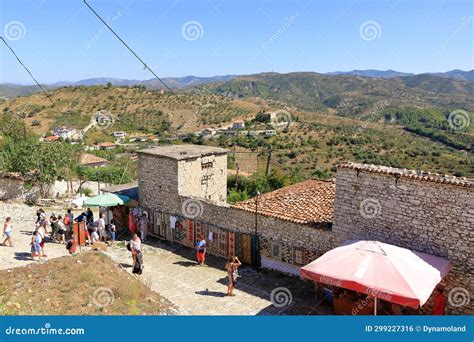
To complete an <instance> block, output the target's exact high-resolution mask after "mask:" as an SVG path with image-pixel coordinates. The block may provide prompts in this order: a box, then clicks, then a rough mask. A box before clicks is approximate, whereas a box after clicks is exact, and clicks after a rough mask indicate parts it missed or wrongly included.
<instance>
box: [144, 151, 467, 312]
mask: <svg viewBox="0 0 474 342" xmlns="http://www.w3.org/2000/svg"><path fill="white" fill-rule="evenodd" d="M227 153H228V151H227V150H225V149H222V148H216V147H210V146H197V145H172V146H163V147H155V148H150V149H146V150H142V151H139V152H138V156H139V159H138V170H137V171H138V193H139V204H140V206H141V208H142V209H143V210H145V211H147V212H148V214H149V217H150V218H151V224H150V228H149V233H150V234H151V235H154V236H156V237H158V238H161V239H165V240H168V241H172V242H173V243H179V244H183V245H185V246H188V247H194V243H195V241H196V238H197V237H198V236H199V235H203V236H204V237H205V239H206V240H207V242H208V252H209V253H210V254H213V255H217V256H222V257H229V256H231V255H238V256H239V257H240V259H241V260H242V261H243V262H245V263H248V264H255V262H256V260H258V259H260V260H261V265H262V267H264V268H268V269H274V270H278V271H281V272H284V273H288V274H293V275H299V270H300V267H302V266H304V265H306V264H308V263H310V262H311V261H313V260H315V259H317V258H318V257H320V256H321V255H323V254H324V253H326V252H328V251H330V250H332V249H334V248H336V247H338V246H341V245H342V244H343V243H344V242H346V241H348V240H377V241H380V242H384V243H389V244H394V245H396V246H399V247H403V248H407V249H411V250H414V251H418V252H423V253H428V254H430V255H433V256H438V257H442V258H445V259H447V260H449V261H450V262H451V265H452V270H451V272H450V273H449V274H448V276H447V278H446V279H443V286H445V288H446V291H449V290H450V289H452V288H454V287H456V286H458V287H463V288H466V289H472V284H473V281H474V279H473V273H474V249H473V248H472V236H473V228H474V209H473V208H474V196H473V191H474V182H473V180H466V179H460V178H456V177H450V176H441V175H437V174H431V173H425V172H419V171H409V170H402V169H395V168H388V167H383V166H373V165H364V164H352V163H347V164H342V165H340V166H339V167H338V169H337V176H336V180H335V181H334V180H307V181H304V182H301V183H298V184H294V185H291V186H288V187H285V188H282V189H278V190H276V191H273V192H270V193H266V194H262V195H258V196H256V197H255V198H252V199H250V200H247V201H244V202H241V203H237V204H235V205H229V204H228V203H227V200H226V196H227ZM431 302H432V300H431V301H429V302H428V304H427V305H428V306H429V305H430V304H429V303H431ZM449 310H450V312H451V313H464V314H466V313H471V314H472V313H473V312H472V308H469V307H460V308H456V307H451V308H450V309H449Z"/></svg>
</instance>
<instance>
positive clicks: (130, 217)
mask: <svg viewBox="0 0 474 342" xmlns="http://www.w3.org/2000/svg"><path fill="white" fill-rule="evenodd" d="M128 230H130V232H131V233H132V234H133V233H135V231H136V230H137V224H136V223H135V216H133V212H130V214H128Z"/></svg>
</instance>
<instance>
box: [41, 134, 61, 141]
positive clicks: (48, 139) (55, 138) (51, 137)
mask: <svg viewBox="0 0 474 342" xmlns="http://www.w3.org/2000/svg"><path fill="white" fill-rule="evenodd" d="M43 140H44V141H56V140H59V137H58V136H56V135H50V136H49V137H46V138H44V139H43Z"/></svg>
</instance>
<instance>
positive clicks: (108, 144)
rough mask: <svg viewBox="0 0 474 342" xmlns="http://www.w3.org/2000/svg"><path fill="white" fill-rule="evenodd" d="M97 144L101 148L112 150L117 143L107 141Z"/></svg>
mask: <svg viewBox="0 0 474 342" xmlns="http://www.w3.org/2000/svg"><path fill="white" fill-rule="evenodd" d="M98 146H99V149H101V150H113V149H114V148H115V147H117V145H115V144H114V143H111V142H108V141H106V142H103V143H100V144H99V145H98Z"/></svg>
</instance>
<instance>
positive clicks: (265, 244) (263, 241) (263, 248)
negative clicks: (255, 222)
mask: <svg viewBox="0 0 474 342" xmlns="http://www.w3.org/2000/svg"><path fill="white" fill-rule="evenodd" d="M259 242H260V255H261V256H264V257H269V256H270V255H271V250H272V242H271V240H270V239H268V238H266V237H265V236H260V241H259Z"/></svg>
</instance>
